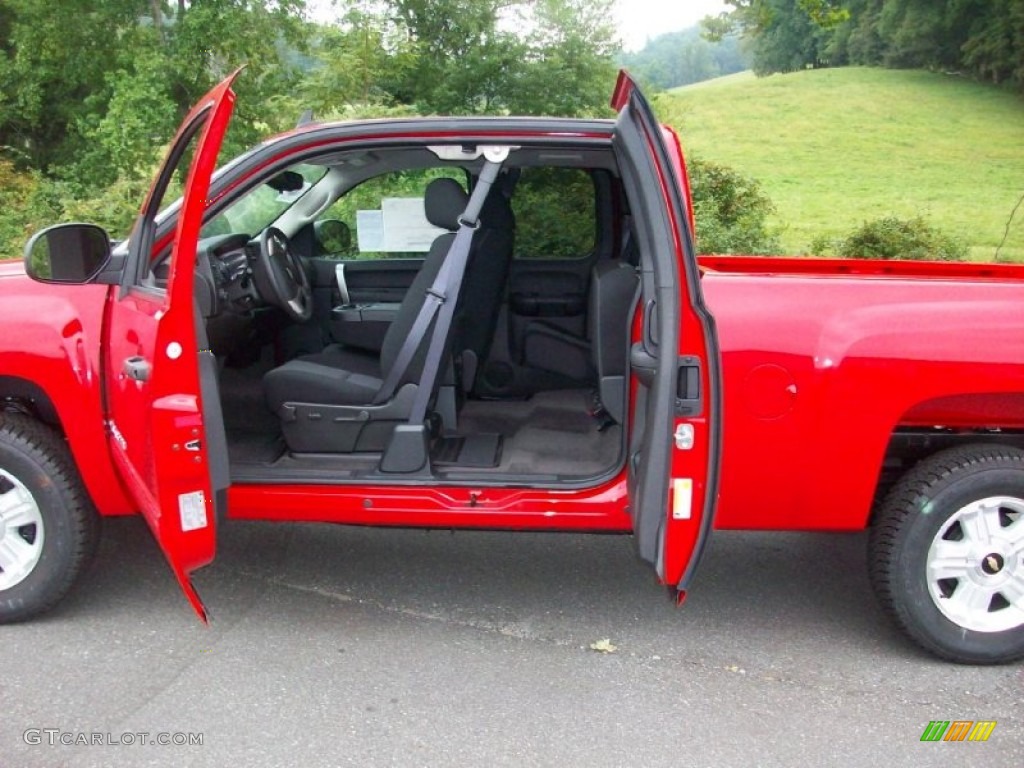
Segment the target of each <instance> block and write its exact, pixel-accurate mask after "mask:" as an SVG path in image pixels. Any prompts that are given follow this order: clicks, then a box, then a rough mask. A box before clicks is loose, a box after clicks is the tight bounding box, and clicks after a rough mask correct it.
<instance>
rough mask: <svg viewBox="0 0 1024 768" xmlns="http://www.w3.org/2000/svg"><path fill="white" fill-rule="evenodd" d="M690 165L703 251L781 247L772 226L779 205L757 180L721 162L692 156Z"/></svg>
mask: <svg viewBox="0 0 1024 768" xmlns="http://www.w3.org/2000/svg"><path fill="white" fill-rule="evenodd" d="M688 165H689V168H688V171H689V175H690V184H691V186H692V192H693V209H694V216H695V217H696V219H697V249H698V250H699V251H700V252H701V253H742V254H767V253H772V252H775V251H777V250H778V247H779V243H778V240H777V239H776V237H775V235H774V234H773V233H772V232H771V230H770V228H769V226H768V217H769V216H770V215H771V214H772V213H773V212H774V211H775V207H774V206H773V205H772V202H771V200H770V199H769V198H768V197H767V195H765V194H764V192H763V191H762V190H761V185H760V184H759V183H758V182H757V181H756V180H755V179H752V178H749V177H746V176H744V175H742V174H740V173H738V172H736V171H734V170H733V169H731V168H729V167H727V166H724V165H721V164H719V163H712V162H708V161H704V160H699V159H692V160H690V162H689V164H688Z"/></svg>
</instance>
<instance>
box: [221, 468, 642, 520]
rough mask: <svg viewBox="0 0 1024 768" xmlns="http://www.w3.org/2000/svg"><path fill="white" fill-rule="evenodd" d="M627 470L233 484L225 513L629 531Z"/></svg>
mask: <svg viewBox="0 0 1024 768" xmlns="http://www.w3.org/2000/svg"><path fill="white" fill-rule="evenodd" d="M627 501H628V499H627V496H626V480H625V473H622V474H620V475H619V476H618V477H617V478H615V479H614V480H613V481H611V482H609V483H606V484H604V485H601V486H599V487H597V488H592V489H587V490H581V491H550V490H535V489H528V488H487V487H481V488H466V487H444V486H437V487H424V486H406V487H395V486H393V485H391V486H354V485H353V486H329V485H322V486H266V485H237V484H236V485H233V486H232V487H231V490H230V492H229V495H228V502H229V503H228V509H229V515H230V517H232V518H236V519H248V520H292V521H294V520H303V521H307V522H328V523H347V524H353V525H380V526H402V527H436V528H508V529H520V530H577V531H609V532H628V531H629V530H630V529H631V527H632V521H631V520H630V517H629V514H628V513H627Z"/></svg>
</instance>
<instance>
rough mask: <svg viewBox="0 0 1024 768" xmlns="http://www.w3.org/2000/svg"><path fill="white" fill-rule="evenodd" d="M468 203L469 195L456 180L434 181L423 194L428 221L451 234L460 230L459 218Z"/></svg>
mask: <svg viewBox="0 0 1024 768" xmlns="http://www.w3.org/2000/svg"><path fill="white" fill-rule="evenodd" d="M468 202H469V195H467V194H466V190H464V189H463V188H462V185H461V184H459V182H457V181H456V180H455V179H434V180H433V181H432V182H430V183H429V184H427V189H426V191H425V192H424V193H423V207H424V209H425V210H426V214H427V221H429V222H430V223H431V224H433V225H434V226H435V227H441V229H447V230H448V231H449V232H454V231H455V230H457V229H458V228H459V216H461V215H462V214H463V212H464V211H465V210H466V204H467V203H468Z"/></svg>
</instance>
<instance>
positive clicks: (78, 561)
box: [0, 413, 99, 623]
mask: <svg viewBox="0 0 1024 768" xmlns="http://www.w3.org/2000/svg"><path fill="white" fill-rule="evenodd" d="M25 491H27V492H28V494H30V496H31V500H32V502H34V504H35V508H36V510H35V511H33V513H32V514H37V515H38V517H39V520H40V523H41V527H42V543H41V545H40V547H39V548H38V552H37V558H38V559H36V560H35V562H34V564H33V565H32V566H31V567H30V568H26V573H25V574H24V575H22V576H19V577H18V578H19V579H20V580H18V581H17V583H13V584H11V585H9V586H6V587H3V588H0V623H9V622H13V621H22V620H24V619H28V618H30V617H32V616H36V615H38V614H40V613H43V612H44V611H48V610H50V609H51V608H53V606H55V605H56V604H57V603H58V602H59V601H60V599H61V598H63V597H64V595H66V594H67V592H68V590H70V589H71V587H72V585H73V584H74V583H75V580H76V579H77V578H78V576H79V574H80V573H81V572H82V570H83V569H84V568H85V567H86V566H87V565H88V562H89V560H90V559H91V557H92V555H93V553H94V552H95V550H96V542H97V538H98V534H99V518H98V516H97V514H96V511H95V509H94V508H93V506H92V503H91V501H90V500H89V497H88V494H87V493H86V492H85V489H84V487H83V486H82V481H81V479H80V478H79V476H78V471H77V469H76V467H75V464H74V462H73V461H72V459H71V455H70V453H69V452H68V448H67V446H66V445H65V443H64V440H63V439H62V438H61V436H60V435H58V434H57V433H56V432H54V431H53V430H52V429H50V428H49V427H47V426H46V425H45V424H41V423H39V422H37V421H35V420H34V419H32V418H30V417H28V416H23V415H21V414H13V413H0V499H2V498H3V495H6V494H14V493H18V494H22V495H23V494H24V492H25ZM12 498H13V497H12ZM21 508H22V509H24V508H25V507H24V505H22V506H21ZM0 509H3V505H0ZM39 533H40V532H39V531H38V530H37V529H36V527H35V525H28V526H22V527H19V528H12V527H10V526H6V525H0V537H2V536H8V535H10V536H20V537H21V538H22V540H23V541H26V542H28V543H29V544H30V546H31V544H32V542H34V541H36V537H37V536H39ZM0 541H2V538H0ZM12 572H13V569H12ZM2 575H3V574H2V573H0V577H2ZM13 579H14V577H11V579H10V580H12V581H13ZM0 586H3V585H2V582H0Z"/></svg>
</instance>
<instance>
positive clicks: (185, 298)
mask: <svg viewBox="0 0 1024 768" xmlns="http://www.w3.org/2000/svg"><path fill="white" fill-rule="evenodd" d="M237 74H238V73H237V72H235V73H234V74H232V75H231V76H230V77H228V78H227V79H226V80H225V81H224V82H222V83H221V84H220V85H218V86H217V87H216V88H214V89H213V90H212V91H210V92H209V93H208V94H207V95H206V96H204V97H203V98H202V99H201V100H200V101H199V103H198V104H197V105H196V106H195V107H194V108H193V109H192V111H191V112H189V114H188V116H187V117H186V118H185V121H184V122H183V123H182V126H181V128H180V129H179V130H178V134H177V135H176V136H175V138H174V141H173V142H172V144H171V148H170V151H169V152H168V155H167V159H166V160H165V161H164V165H163V167H162V168H161V169H160V172H159V174H158V175H157V178H156V181H155V182H154V184H153V187H152V189H151V190H150V193H149V196H148V197H147V199H146V202H145V204H144V205H143V208H142V211H141V213H140V214H139V218H138V220H137V222H136V224H135V228H134V229H133V230H132V235H131V239H130V245H129V252H128V258H127V260H126V263H125V267H124V274H123V276H122V281H121V287H120V291H118V292H117V294H116V295H114V293H113V292H112V294H111V297H110V299H109V300H108V302H109V303H108V306H107V319H106V323H105V337H104V345H103V350H104V353H105V360H104V364H103V370H104V388H105V394H106V407H107V413H106V427H107V434H108V442H109V445H110V451H111V454H112V456H113V458H114V462H115V464H116V466H117V468H118V470H119V472H120V474H121V477H122V479H123V481H124V483H125V486H126V487H127V488H128V490H129V492H130V493H131V495H132V497H133V498H134V500H135V502H136V503H137V504H138V506H139V509H140V511H141V512H142V514H143V516H144V517H145V518H146V522H148V523H149V526H150V528H151V529H152V531H153V535H154V536H155V537H156V540H157V542H158V543H159V545H160V548H161V549H162V550H163V551H164V554H165V555H166V556H167V560H168V562H169V563H170V565H171V568H172V569H173V571H174V574H175V576H176V577H177V579H178V581H179V583H180V584H181V587H182V589H183V590H184V591H185V594H186V596H187V597H188V599H189V601H190V602H191V603H192V606H193V608H194V609H195V610H196V612H197V613H198V614H199V616H200V618H202V619H203V621H206V619H207V614H206V609H205V607H204V606H203V603H202V601H201V600H200V598H199V596H198V595H197V594H196V592H195V590H194V589H193V587H192V583H191V580H190V578H189V574H190V573H191V572H192V571H194V570H195V569H197V568H199V567H201V566H203V565H207V564H208V563H210V562H211V561H212V560H213V557H214V554H215V550H216V522H217V519H218V514H217V513H218V508H217V505H218V503H223V499H224V497H225V493H224V492H225V490H226V487H227V450H226V443H225V441H224V439H223V422H222V421H220V420H219V414H220V410H219V399H218V398H217V393H216V378H215V377H214V376H213V375H212V374H213V372H214V371H215V368H214V365H215V363H214V360H213V355H212V353H211V352H210V350H209V349H205V347H206V346H208V345H207V344H205V341H204V340H205V330H204V328H203V326H202V325H201V323H200V322H198V320H197V318H198V313H197V312H196V310H195V307H194V297H193V293H194V288H193V285H194V282H193V281H194V270H195V261H196V248H197V242H198V238H199V229H200V227H201V225H202V218H203V212H204V210H205V209H206V207H207V195H208V191H209V187H210V178H211V176H212V174H213V170H214V168H215V166H216V161H217V154H218V152H219V151H220V145H221V142H222V140H223V138H224V133H225V131H226V130H227V126H228V122H229V120H230V117H231V111H232V108H233V107H234V98H235V97H234V93H233V92H232V90H231V83H232V82H233V81H234V78H235V77H236V75H237ZM182 183H183V184H184V197H183V200H182V205H181V208H180V209H179V211H178V218H177V226H176V228H175V231H174V235H173V241H172V245H171V251H172V252H171V257H170V264H169V271H168V272H166V273H165V272H164V271H163V270H161V272H160V274H161V275H164V274H166V279H162V278H158V277H157V276H156V274H154V272H153V258H154V256H155V255H156V253H155V251H156V250H157V249H158V248H159V247H161V246H160V245H158V244H157V243H156V242H155V239H156V215H157V213H158V211H159V210H160V208H161V207H162V205H163V203H164V198H165V196H166V195H167V194H168V190H169V189H172V190H173V189H174V188H175V187H176V186H177V185H180V184H182ZM162 247H166V246H165V245H164V246H162ZM204 390H205V391H204ZM204 398H205V400H206V402H205V403H204ZM204 406H205V407H204ZM204 413H207V414H210V415H211V418H205V419H204ZM221 519H223V518H222V517H221Z"/></svg>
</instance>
